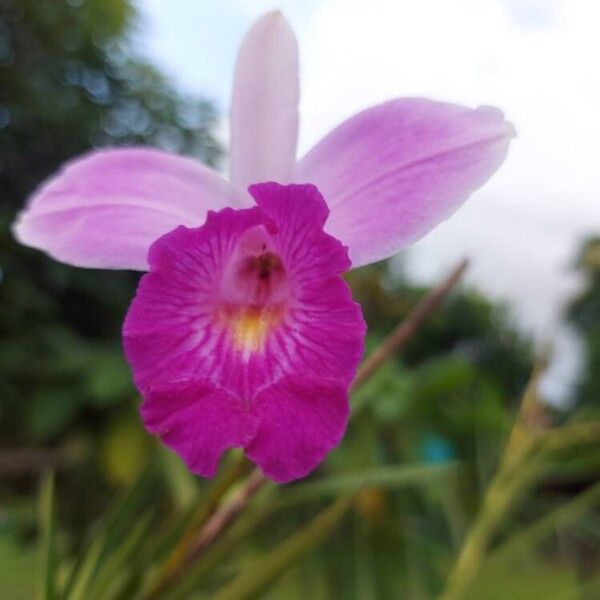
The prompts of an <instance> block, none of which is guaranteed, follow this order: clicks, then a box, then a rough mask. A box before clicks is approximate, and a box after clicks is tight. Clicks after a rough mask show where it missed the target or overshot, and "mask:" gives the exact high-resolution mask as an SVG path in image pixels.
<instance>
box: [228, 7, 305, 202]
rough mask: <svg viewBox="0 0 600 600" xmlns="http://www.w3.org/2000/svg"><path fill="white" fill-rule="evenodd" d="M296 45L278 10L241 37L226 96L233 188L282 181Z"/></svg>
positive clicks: (288, 156) (288, 168)
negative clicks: (231, 91) (229, 107)
mask: <svg viewBox="0 0 600 600" xmlns="http://www.w3.org/2000/svg"><path fill="white" fill-rule="evenodd" d="M299 94H300V91H299V82H298V45H297V43H296V38H295V37H294V33H293V32H292V30H291V29H290V26H289V25H288V23H287V21H286V20H285V18H284V17H283V15H282V14H281V13H280V12H278V11H277V12H272V13H269V14H267V15H265V16H264V17H262V18H261V19H259V20H258V21H257V22H256V23H255V24H254V26H253V27H252V28H251V29H250V31H249V32H248V33H247V34H246V37H245V38H244V40H243V41H242V44H241V47H240V51H239V55H238V59H237V64H236V67H235V77H234V84H233V94H232V99H231V123H230V125H231V145H230V174H231V177H230V179H231V182H232V183H233V185H234V186H235V188H236V189H237V190H238V191H239V192H240V193H241V194H243V195H245V196H246V198H247V203H248V204H251V201H250V198H249V197H248V196H247V195H246V189H247V187H248V186H249V185H250V184H251V183H255V182H257V181H269V180H275V181H279V182H281V183H287V182H288V181H290V179H291V176H292V169H293V165H294V160H295V154H296V142H297V137H298V97H299Z"/></svg>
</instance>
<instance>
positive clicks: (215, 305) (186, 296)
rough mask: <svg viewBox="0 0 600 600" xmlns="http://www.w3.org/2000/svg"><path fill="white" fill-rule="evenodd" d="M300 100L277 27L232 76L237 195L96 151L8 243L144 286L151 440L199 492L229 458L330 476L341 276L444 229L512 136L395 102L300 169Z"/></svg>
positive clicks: (343, 404) (357, 332) (61, 178)
mask: <svg viewBox="0 0 600 600" xmlns="http://www.w3.org/2000/svg"><path fill="white" fill-rule="evenodd" d="M298 94H299V89H298V54H297V46H296V41H295V38H294V35H293V33H292V32H291V30H290V28H289V26H288V24H287V22H286V21H285V19H284V18H283V16H282V15H281V14H280V13H278V12H275V13H270V14H268V15H266V16H264V17H263V18H261V19H260V20H259V21H258V22H257V23H256V24H255V25H254V26H253V27H252V29H251V30H250V32H249V33H248V34H247V35H246V37H245V39H244V41H243V43H242V46H241V49H240V53H239V57H238V60H237V65H236V70H235V78H234V88H233V98H232V106H231V144H230V181H229V182H228V181H226V180H225V179H223V178H222V177H221V176H220V175H219V174H217V173H216V172H214V171H212V170H211V169H209V168H207V167H205V166H203V165H202V164H200V163H198V162H195V161H194V160H191V159H187V158H182V157H178V156H174V155H172V154H169V153H166V152H161V151H158V150H148V149H142V148H124V149H118V150H106V151H98V152H92V153H90V154H88V155H87V156H84V157H83V158H79V159H77V160H75V161H74V162H72V163H69V164H68V165H67V166H66V167H65V169H64V170H62V171H61V172H60V173H59V174H58V175H57V176H56V177H55V178H54V179H52V180H50V181H49V182H48V183H46V184H45V185H44V186H42V187H41V189H40V190H38V191H37V193H35V194H34V196H33V197H32V198H31V200H30V201H29V203H28V205H27V207H26V208H25V210H24V211H23V212H22V213H21V214H20V215H19V217H18V219H17V221H16V223H15V225H14V233H15V235H16V237H17V239H19V240H20V241H21V242H22V243H23V244H26V245H28V246H32V247H35V248H39V249H41V250H44V251H46V252H47V253H48V254H50V255H51V256H53V257H54V258H56V259H58V260H61V261H63V262H66V263H68V264H72V265H76V266H82V267H97V268H108V269H136V270H140V271H148V270H149V273H148V274H146V275H144V276H143V277H142V279H141V281H140V284H139V288H138V291H137V294H136V297H135V299H134V301H133V303H132V305H131V307H130V309H129V312H128V314H127V317H126V319H125V324H124V328H123V338H124V347H125V354H126V356H127V359H128V361H129V363H130V364H131V367H132V370H133V374H134V380H135V383H136V385H137V387H138V389H139V390H140V392H141V394H142V396H143V403H142V406H141V414H142V417H143V420H144V423H145V425H146V427H147V428H148V429H149V430H150V431H151V432H153V433H156V434H157V435H159V436H160V437H161V439H162V440H163V441H164V443H165V444H167V445H168V446H169V447H171V448H173V449H174V450H175V451H176V452H178V453H179V454H180V455H181V457H182V458H183V459H184V460H185V462H186V464H187V465H188V467H189V468H190V469H191V470H192V471H194V472H195V473H198V474H200V475H204V476H211V475H213V474H214V472H215V470H216V468H217V464H218V460H219V457H220V456H221V454H222V453H223V452H224V451H225V450H226V449H227V448H230V447H243V448H245V451H246V453H247V455H248V456H249V457H250V458H251V459H252V460H253V461H254V462H256V463H257V464H258V465H259V466H260V467H261V469H262V470H263V472H264V473H265V474H266V475H268V476H269V477H271V478H272V479H274V480H276V481H280V482H285V481H289V480H292V479H296V478H298V477H303V476H305V475H306V474H308V473H309V472H310V471H311V470H312V469H314V468H315V466H317V465H318V464H319V462H320V461H321V460H322V459H323V458H324V457H325V455H326V454H327V452H328V451H329V450H330V449H331V448H333V447H334V446H335V445H336V444H337V443H338V442H339V440H340V439H341V437H342V435H343V433H344V430H345V427H346V422H347V419H348V412H349V410H348V389H349V386H350V383H351V381H352V379H353V376H354V374H355V370H356V367H357V364H358V361H359V360H360V357H361V354H362V348H363V338H364V332H365V326H364V322H363V319H362V316H361V313H360V309H359V307H358V306H357V305H356V304H355V303H354V302H353V301H352V298H351V295H350V292H349V290H348V288H347V286H346V284H345V283H344V282H343V280H342V278H341V274H342V273H343V272H344V271H345V270H347V269H348V268H349V267H350V266H351V265H352V266H353V267H357V266H360V265H365V264H368V263H370V262H374V261H377V260H380V259H383V258H386V257H389V256H391V255H392V254H394V253H395V252H397V251H398V250H400V249H401V248H402V247H404V246H406V245H407V244H408V243H410V242H412V241H414V240H416V239H417V238H419V237H421V236H422V235H424V234H425V233H426V232H427V231H429V230H430V229H431V228H432V227H433V226H435V225H436V224H437V223H438V222H440V221H441V220H443V219H445V218H446V217H448V216H449V215H450V214H451V213H452V212H453V211H454V210H455V209H456V208H457V207H458V206H459V205H460V204H461V203H462V202H464V200H466V198H467V197H468V196H469V195H470V194H471V193H472V192H473V191H474V190H476V189H477V188H478V187H479V186H481V185H482V184H483V183H485V181H487V179H488V178H489V177H490V176H491V175H492V174H493V173H494V171H495V170H496V169H497V168H498V167H499V166H500V164H501V163H502V161H503V160H504V158H505V156H506V153H507V150H508V146H509V143H510V140H511V138H512V137H513V136H514V131H513V128H512V126H511V125H510V124H509V123H507V122H506V121H505V120H504V118H503V115H502V113H501V112H500V111H498V110H496V109H494V108H489V107H485V108H478V109H476V110H471V109H468V108H465V107H462V106H457V105H453V104H445V103H440V102H433V101H430V100H426V99H420V98H412V99H397V100H392V101H389V102H386V103H384V104H381V105H379V106H375V107H373V108H370V109H367V110H365V111H363V112H361V113H359V114H357V115H356V116H354V117H352V118H350V119H348V120H347V121H345V122H344V123H342V124H341V125H340V126H338V127H337V128H336V129H334V130H333V131H332V132H331V133H329V134H328V135H327V136H325V138H323V139H322V140H321V141H320V142H319V143H318V144H317V145H316V146H315V147H314V148H313V149H312V150H310V151H309V152H308V153H307V154H306V155H305V156H304V157H303V158H301V159H300V160H299V161H296V160H295V151H296V138H297V131H298ZM265 182H266V183H265ZM269 182H277V183H269ZM348 254H349V258H350V260H351V261H352V262H350V260H349V259H348Z"/></svg>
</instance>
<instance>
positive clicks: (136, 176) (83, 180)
mask: <svg viewBox="0 0 600 600" xmlns="http://www.w3.org/2000/svg"><path fill="white" fill-rule="evenodd" d="M235 201H236V199H235V194H234V192H233V189H232V188H231V186H230V185H229V184H228V183H227V182H226V181H225V180H224V179H222V178H221V177H220V176H219V175H218V174H217V173H216V172H214V171H212V170H211V169H209V168H207V167H205V166H204V165H202V164H201V163H200V162H197V161H194V160H191V159H188V158H183V157H180V156H176V155H173V154H169V153H167V152H161V151H158V150H150V149H143V148H124V149H118V150H104V151H98V152H92V153H90V154H87V155H85V156H83V157H81V158H79V159H76V160H74V161H72V162H70V163H67V165H66V166H65V167H64V169H63V170H61V171H60V172H59V173H58V174H57V175H56V176H55V177H54V178H52V179H50V180H49V181H48V182H47V183H45V184H44V185H43V186H42V187H41V188H40V189H39V190H38V191H37V192H36V193H35V194H34V195H33V196H32V198H31V199H30V201H29V202H28V205H27V207H26V208H25V209H24V210H23V211H22V212H21V213H20V214H19V216H18V218H17V220H16V222H15V224H14V225H13V231H14V234H15V237H16V238H17V239H18V240H19V241H20V242H21V243H22V244H25V245H27V246H31V247H33V248H37V249H39V250H43V251H45V252H47V253H48V254H50V255H51V256H52V257H53V258H56V259H57V260H60V261H63V262H66V263H68V264H71V265H75V266H78V267H98V268H105V269H135V270H140V271H143V270H146V269H147V268H148V262H147V258H146V257H147V254H148V249H149V248H150V245H151V244H152V242H154V241H155V240H156V239H157V238H159V237H160V236H161V235H163V234H164V233H166V232H167V231H170V230H172V229H174V228H175V227H177V226H178V225H188V226H196V225H200V224H201V223H203V222H204V219H205V218H206V213H207V210H209V209H219V208H222V207H224V206H227V205H229V204H233V203H235Z"/></svg>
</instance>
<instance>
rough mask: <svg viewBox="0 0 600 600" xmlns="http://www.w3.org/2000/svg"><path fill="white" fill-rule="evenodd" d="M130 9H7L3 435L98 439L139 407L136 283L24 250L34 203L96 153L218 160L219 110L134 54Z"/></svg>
mask: <svg viewBox="0 0 600 600" xmlns="http://www.w3.org/2000/svg"><path fill="white" fill-rule="evenodd" d="M137 25H138V19H137V15H136V13H135V11H134V9H133V6H132V4H131V2H130V1H129V0H0V196H1V203H0V207H1V208H0V268H1V277H2V280H1V285H0V337H1V338H2V352H1V353H0V397H1V398H2V402H1V403H0V438H1V439H2V444H3V445H14V444H23V443H27V444H31V443H33V444H36V443H46V442H52V441H54V440H55V439H56V438H57V437H58V436H59V434H61V433H62V432H63V431H64V430H65V428H66V427H67V426H69V425H72V424H75V423H78V422H80V423H86V424H87V426H88V427H91V428H92V429H97V428H98V427H99V425H100V423H99V421H98V420H97V416H98V415H97V412H98V409H102V408H103V407H106V406H108V405H113V404H116V403H119V402H121V401H122V400H124V399H125V398H128V399H132V398H133V397H134V391H133V387H132V385H131V382H130V377H129V373H128V372H127V369H126V367H125V365H124V363H123V360H122V354H121V351H120V347H119V344H120V342H119V331H120V324H121V321H122V318H123V314H124V311H125V308H126V306H127V304H128V302H129V301H130V299H131V297H132V295H133V291H134V287H135V284H136V281H137V275H135V274H133V273H123V272H121V273H119V272H112V271H106V272H101V273H97V272H95V273H93V276H92V273H90V272H89V271H83V270H80V269H72V268H70V267H67V266H64V265H61V264H58V263H56V262H54V261H51V260H48V259H47V258H46V257H44V256H43V255H42V254H41V253H40V252H37V251H34V250H29V249H26V248H23V247H22V246H20V245H18V244H17V243H15V241H14V240H13V239H12V236H11V233H10V231H9V225H10V223H11V221H12V220H13V218H14V216H15V213H16V212H17V210H18V209H19V208H20V207H21V206H22V205H23V202H24V201H25V198H26V196H27V195H28V194H29V193H30V192H31V191H32V190H33V189H34V188H35V187H36V186H37V185H39V184H40V182H41V181H42V180H43V179H45V178H46V177H47V176H48V175H50V174H51V173H53V172H54V171H55V170H56V169H57V168H58V167H59V166H60V165H61V164H62V163H63V162H64V161H66V160H68V159H70V158H72V157H74V156H76V155H78V154H81V153H82V152H85V151H87V150H89V149H91V148H95V147H101V146H109V145H131V144H141V145H145V144H148V145H153V146H159V147H162V148H164V149H168V150H171V151H174V152H178V153H182V154H190V155H193V156H195V157H197V158H200V159H201V160H203V161H205V162H207V163H210V164H214V163H215V162H216V161H218V159H219V157H220V156H221V151H220V148H219V145H218V144H217V142H216V140H215V138H214V136H213V130H214V128H215V125H216V121H217V115H216V112H215V109H214V107H213V106H212V104H211V103H210V102H207V101H203V100H200V99H197V98H193V97H186V96H184V95H182V94H181V93H180V92H179V91H178V90H176V89H175V88H174V87H173V85H172V84H171V82H170V81H169V80H168V79H167V78H165V76H164V75H162V74H161V73H160V72H159V71H157V70H156V69H155V68H154V67H153V66H151V65H150V64H148V63H147V62H146V61H145V60H143V59H140V58H139V57H138V56H136V55H135V53H134V51H133V49H132V43H131V39H130V38H131V34H132V32H133V31H134V29H135V27H136V26H137Z"/></svg>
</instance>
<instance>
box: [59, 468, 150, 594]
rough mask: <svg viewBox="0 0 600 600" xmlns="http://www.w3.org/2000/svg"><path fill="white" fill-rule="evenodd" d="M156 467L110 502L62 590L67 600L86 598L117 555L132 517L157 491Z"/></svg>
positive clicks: (128, 529)
mask: <svg viewBox="0 0 600 600" xmlns="http://www.w3.org/2000/svg"><path fill="white" fill-rule="evenodd" d="M155 484H156V468H155V466H154V465H153V464H151V465H149V466H148V467H147V468H146V469H145V470H144V471H143V472H142V473H141V474H140V476H139V477H138V479H137V480H136V482H135V483H134V484H133V485H131V486H130V487H129V488H128V489H127V490H125V491H124V492H123V493H122V494H121V496H120V497H118V498H117V500H116V501H115V502H114V503H113V505H112V507H111V508H110V510H108V511H107V513H106V515H105V517H104V518H103V519H102V520H101V522H100V523H99V524H98V526H97V527H96V528H95V531H92V539H91V542H90V545H89V547H88V549H87V551H86V552H84V553H82V554H81V558H80V560H79V562H78V564H76V565H75V568H74V569H73V572H72V575H71V578H70V581H69V582H68V584H67V586H66V589H65V596H66V597H67V598H69V599H73V600H75V599H79V598H86V597H87V596H86V595H85V594H86V593H87V592H88V589H89V586H90V585H91V583H92V582H93V580H94V577H95V575H96V573H97V571H98V569H99V568H100V567H101V565H102V564H103V563H104V561H106V560H108V559H109V557H110V556H112V554H113V553H115V552H118V550H119V548H120V546H121V544H122V543H123V540H124V539H125V538H126V537H127V535H128V533H129V532H130V530H131V526H132V523H133V522H134V521H135V517H136V516H137V515H139V514H140V512H142V510H143V509H144V508H145V507H146V506H147V505H148V502H149V501H150V500H151V499H152V498H153V497H154V493H155V491H156V485H155Z"/></svg>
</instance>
